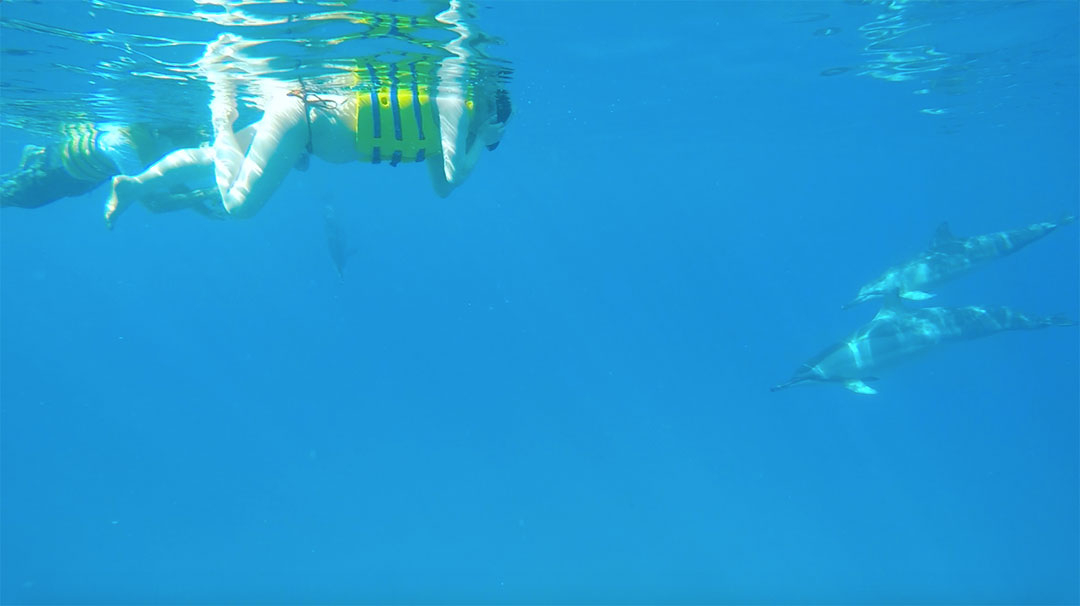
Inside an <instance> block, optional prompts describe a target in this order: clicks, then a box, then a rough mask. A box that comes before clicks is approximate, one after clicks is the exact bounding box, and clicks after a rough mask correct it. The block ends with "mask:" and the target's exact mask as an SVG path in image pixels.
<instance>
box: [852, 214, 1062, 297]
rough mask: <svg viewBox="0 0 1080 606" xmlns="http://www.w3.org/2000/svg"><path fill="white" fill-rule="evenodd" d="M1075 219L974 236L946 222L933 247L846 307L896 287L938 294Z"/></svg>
mask: <svg viewBox="0 0 1080 606" xmlns="http://www.w3.org/2000/svg"><path fill="white" fill-rule="evenodd" d="M1075 220H1076V217H1074V216H1065V217H1062V218H1061V219H1060V220H1058V221H1057V222H1056V223H1054V222H1049V221H1044V222H1042V223H1033V224H1031V225H1029V226H1027V227H1025V228H1023V229H1014V230H1012V231H999V232H996V233H992V234H985V235H982V236H972V237H970V238H958V237H956V236H954V235H953V234H952V232H950V231H949V224H948V223H942V224H941V225H940V226H939V227H938V229H937V232H936V233H935V234H934V238H933V240H932V241H931V243H930V248H929V249H927V250H925V251H923V252H922V253H920V254H919V255H917V256H916V257H915V258H914V259H911V260H910V261H908V262H907V263H903V264H901V265H896V266H893V267H890V268H889V269H887V270H885V273H883V274H881V276H880V277H878V279H876V280H874V281H873V282H870V283H868V284H866V285H864V286H863V287H862V288H860V289H859V294H858V295H857V296H856V297H855V298H854V299H853V300H852V301H851V302H850V303H847V304H846V305H844V306H843V307H844V309H847V308H849V307H852V306H853V305H857V304H859V303H862V302H864V301H869V300H870V299H875V298H878V297H882V296H884V295H885V294H886V293H890V292H893V291H897V292H899V293H900V297H901V298H904V299H909V300H911V301H922V300H925V299H929V298H931V297H933V296H934V295H933V294H932V293H929V292H927V289H929V288H930V287H932V286H937V285H938V284H941V283H942V282H945V281H947V280H950V279H952V278H955V277H956V276H959V275H960V274H963V273H965V272H968V271H971V270H972V269H975V268H976V267H978V266H980V265H983V264H984V263H986V262H988V261H991V260H993V259H997V258H1000V257H1004V256H1006V255H1010V254H1012V253H1014V252H1016V251H1018V250H1020V249H1021V248H1023V247H1025V246H1027V245H1028V244H1031V243H1032V242H1034V241H1036V240H1039V239H1041V238H1043V237H1044V236H1046V235H1047V234H1049V233H1050V232H1052V231H1054V230H1055V229H1057V228H1058V227H1061V226H1062V225H1067V224H1069V223H1072V222H1073V221H1075Z"/></svg>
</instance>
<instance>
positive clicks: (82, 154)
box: [0, 123, 207, 208]
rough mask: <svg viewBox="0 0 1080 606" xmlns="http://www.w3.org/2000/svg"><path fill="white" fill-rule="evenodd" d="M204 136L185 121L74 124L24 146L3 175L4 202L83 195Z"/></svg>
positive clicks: (34, 204)
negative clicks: (51, 137) (46, 139)
mask: <svg viewBox="0 0 1080 606" xmlns="http://www.w3.org/2000/svg"><path fill="white" fill-rule="evenodd" d="M206 138H207V134H206V133H205V132H201V131H199V130H198V129H191V128H183V127H157V128H155V127H152V126H150V125H148V124H130V125H120V124H90V123H77V124H70V125H68V126H66V127H64V128H63V129H62V132H61V137H60V138H59V140H58V141H57V142H55V143H50V144H47V145H44V146H39V145H27V146H26V147H24V148H23V152H22V159H21V160H20V162H19V167H18V168H17V169H15V170H13V171H11V172H9V173H6V174H4V175H2V176H0V206H3V207H7V206H14V207H19V208H39V207H41V206H45V205H46V204H49V203H51V202H55V201H57V200H59V199H61V198H70V197H74V196H80V195H82V194H85V193H87V192H89V191H91V190H93V189H94V188H96V187H98V186H99V185H101V184H103V183H105V182H106V181H108V180H109V179H110V178H111V177H113V176H115V175H118V174H121V173H123V174H129V175H130V174H138V173H141V172H142V171H143V170H144V169H145V168H146V167H147V166H149V165H150V164H152V163H153V162H155V161H157V160H159V159H160V158H161V157H162V156H164V155H165V154H167V153H168V152H170V151H172V150H174V149H178V148H181V147H188V146H193V145H198V144H199V143H200V142H201V141H205V140H206ZM171 194H177V196H178V200H186V201H187V202H190V201H191V198H192V196H191V195H189V194H190V192H188V191H183V190H179V189H174V190H173V191H172V192H171ZM181 194H183V195H181ZM157 199H158V200H160V199H161V197H160V196H158V197H157ZM186 206H190V205H189V204H187V205H186Z"/></svg>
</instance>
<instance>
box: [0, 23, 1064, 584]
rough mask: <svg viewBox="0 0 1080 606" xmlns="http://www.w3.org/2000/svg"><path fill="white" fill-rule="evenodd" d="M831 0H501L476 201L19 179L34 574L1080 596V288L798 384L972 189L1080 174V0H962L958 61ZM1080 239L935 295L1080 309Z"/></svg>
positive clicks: (1050, 204) (17, 382)
mask: <svg viewBox="0 0 1080 606" xmlns="http://www.w3.org/2000/svg"><path fill="white" fill-rule="evenodd" d="M972 6H974V5H972ZM982 6H986V5H985V4H983V5H982ZM997 6H999V7H1000V6H1001V5H997ZM808 7H810V5H808V4H798V5H795V4H770V5H767V6H764V7H763V6H757V7H750V6H748V5H735V4H708V3H678V4H675V5H669V4H659V3H656V4H648V3H646V4H628V3H627V4H623V3H618V4H616V3H590V4H577V3H560V4H545V3H526V4H515V5H512V6H511V5H506V4H500V5H497V6H496V7H495V9H493V10H492V11H490V13H489V14H487V15H486V16H485V19H487V26H486V27H487V29H488V30H490V31H491V32H492V33H495V34H497V35H499V36H500V37H502V38H504V39H505V40H506V41H507V45H506V46H505V47H501V48H499V50H498V53H499V54H500V55H502V56H504V57H506V58H508V59H511V60H512V61H513V63H514V67H515V79H514V84H513V87H512V91H513V97H514V102H515V112H516V113H515V115H514V118H513V121H512V123H511V125H510V128H509V129H508V132H507V136H506V138H505V139H504V141H503V144H502V146H501V147H500V148H499V150H498V151H497V152H495V153H493V154H488V155H487V156H486V157H485V158H483V160H482V162H481V164H480V166H479V167H478V169H477V171H476V173H475V174H474V175H473V177H472V178H471V179H470V181H469V182H468V183H467V184H466V185H465V186H464V187H463V188H461V189H460V190H459V191H457V192H455V194H454V195H453V196H452V197H451V198H449V199H448V200H445V201H444V200H438V199H436V198H435V197H434V196H433V194H432V193H431V191H430V186H429V184H428V183H427V179H426V175H425V174H424V173H423V170H422V169H415V170H414V168H415V167H404V166H403V167H398V168H396V169H390V168H387V167H369V166H361V165H348V166H336V167H331V166H326V165H319V164H317V163H313V165H312V167H311V169H310V170H309V171H308V172H307V173H296V174H293V175H292V176H290V178H289V179H288V181H287V182H286V183H285V185H284V186H283V187H282V189H281V190H280V191H279V192H278V193H277V194H276V195H275V197H274V199H273V201H272V203H271V204H269V205H268V206H267V207H266V209H265V210H264V211H263V212H262V213H261V214H260V215H259V216H258V217H257V218H256V219H254V220H250V221H236V222H208V221H206V220H204V219H202V218H200V217H197V216H193V215H186V214H176V215H170V216H152V215H149V214H148V213H146V212H144V211H143V210H142V209H134V210H132V211H131V212H130V213H129V214H128V215H127V216H125V217H124V219H123V221H122V222H121V224H120V226H119V227H118V228H117V230H116V231H114V232H108V231H106V230H105V229H104V228H103V226H102V224H101V218H100V213H101V204H102V202H103V200H104V196H105V194H104V191H103V190H101V189H99V190H98V191H96V192H94V193H92V194H90V195H87V196H85V197H81V198H78V199H71V200H66V201H62V202H58V203H56V204H53V205H51V206H49V207H46V208H43V209H40V210H35V211H21V210H17V209H5V210H4V212H3V215H2V221H3V224H2V235H3V240H2V252H3V257H2V266H0V267H2V270H3V274H2V287H3V288H2V293H0V304H2V324H0V327H2V330H3V339H2V371H3V377H2V378H3V383H2V386H0V390H2V391H0V395H2V398H3V402H2V412H3V418H2V420H3V424H2V438H3V445H2V455H3V461H2V472H3V484H2V489H3V493H2V498H3V518H2V526H0V530H2V543H0V546H2V550H3V553H2V555H3V567H2V577H0V581H2V584H3V587H2V594H0V596H2V599H3V601H4V602H6V603H57V602H69V603H70V602H80V603H81V602H89V603H112V604H116V603H141V602H155V603H191V602H203V601H211V602H218V603H220V602H230V603H240V602H247V603H255V602H260V603H265V602H280V603H285V602H295V601H309V602H310V601H317V602H353V601H373V602H389V601H400V602H417V601H422V602H458V603H460V602H479V603H486V602H495V603H507V602H533V603H539V602H543V603H549V602H579V603H580V602H604V603H611V602H621V603H627V602H630V603H633V602H650V603H652V602H690V601H692V602H757V603H774V602H779V601H786V602H817V603H820V602H830V603H866V602H875V603H884V602H892V603H901V602H903V603H909V602H938V603H941V602H948V603H965V602H966V603H1021V602H1024V603H1033V602H1039V603H1074V602H1076V601H1077V600H1078V599H1080V595H1078V590H1077V584H1078V574H1077V570H1078V567H1080V558H1078V551H1077V536H1078V531H1080V529H1078V524H1077V511H1078V480H1077V477H1078V465H1077V450H1078V439H1077V426H1078V416H1077V409H1078V406H1077V404H1078V364H1080V363H1078V359H1077V352H1078V333H1077V330H1076V329H1075V328H1070V329H1056V328H1055V329H1048V330H1044V331H1038V332H1018V333H1009V334H1003V335H999V336H995V337H992V338H990V339H985V340H981V341H975V342H971V343H966V344H960V345H956V346H953V347H951V348H950V349H947V350H943V351H942V352H940V353H937V354H933V355H931V356H928V357H927V358H925V359H923V360H920V361H918V362H915V363H912V364H910V365H906V366H902V367H900V368H897V369H896V370H895V371H892V372H890V373H888V374H887V375H885V376H883V377H882V379H881V381H879V382H878V383H876V386H877V388H878V389H879V390H880V392H881V393H880V395H878V396H875V397H863V396H857V395H855V394H852V393H850V392H847V391H845V390H843V389H842V388H839V387H836V386H828V385H821V386H811V387H805V388H799V389H792V390H789V391H785V392H780V393H770V392H769V391H768V388H769V387H770V386H771V385H773V384H775V383H777V382H779V381H781V380H783V379H785V378H787V377H788V376H789V374H790V372H791V371H792V370H793V369H794V368H796V367H797V366H798V364H800V363H801V362H802V361H803V360H804V359H806V358H807V357H809V356H810V355H812V354H814V353H816V352H817V351H818V350H819V349H820V348H821V347H823V346H825V345H827V344H828V343H830V342H832V341H835V340H836V339H838V338H840V337H842V336H844V335H845V334H846V333H848V332H849V331H851V330H853V329H854V328H855V327H857V326H858V325H859V324H861V323H863V322H865V321H866V320H867V319H869V318H870V317H871V316H872V315H873V313H874V312H875V306H874V305H873V304H868V305H865V306H861V307H859V308H856V309H854V310H850V311H844V312H842V311H840V309H839V306H840V304H841V303H843V302H845V301H847V300H849V299H850V298H851V296H853V294H854V293H855V291H856V289H857V288H858V286H859V285H860V284H862V283H863V282H864V281H866V280H867V279H869V278H872V277H873V276H875V275H876V274H877V273H878V272H880V271H881V270H882V269H883V268H884V267H886V266H887V265H889V264H892V263H895V262H898V261H901V260H903V259H905V258H906V257H908V256H910V255H912V254H914V253H916V252H918V251H919V250H921V249H922V248H924V247H925V245H926V244H927V242H928V240H929V238H930V236H931V234H932V232H933V230H934V228H935V227H936V226H937V224H938V223H939V222H940V221H943V220H948V221H949V222H950V224H951V226H952V228H953V231H954V232H956V233H957V234H961V235H973V234H978V233H986V232H990V231H996V230H1000V229H1010V228H1018V227H1021V226H1024V225H1026V224H1028V223H1030V222H1035V221H1041V220H1048V219H1053V218H1056V217H1058V216H1060V215H1061V214H1063V213H1065V212H1073V213H1075V212H1076V210H1077V191H1078V179H1077V166H1078V165H1080V158H1078V153H1077V149H1078V141H1077V112H1076V109H1077V104H1078V102H1077V81H1076V71H1075V53H1076V44H1077V31H1076V29H1077V28H1076V23H1077V8H1076V7H1077V5H1076V4H1075V3H1033V4H1029V5H1024V6H1019V7H1013V8H1011V9H1008V10H1004V9H1003V10H1000V11H990V12H989V14H980V15H979V17H978V18H977V19H976V18H971V19H964V18H958V19H951V20H947V21H943V22H941V23H936V24H934V26H933V27H929V28H926V29H924V30H922V31H923V32H924V33H923V34H920V35H924V36H925V37H926V38H927V39H928V42H930V43H932V44H933V46H934V47H935V48H937V49H939V50H941V51H945V52H952V53H957V54H959V55H958V56H962V57H964V58H965V60H966V61H970V63H969V64H967V65H968V67H967V68H965V70H967V71H966V72H965V70H961V72H962V73H968V74H969V75H970V79H966V80H965V79H963V78H960V81H959V82H953V83H952V84H951V86H952V87H953V89H952V90H951V91H947V92H942V91H937V90H934V91H931V92H930V93H929V94H925V95H915V94H912V93H913V91H914V90H917V89H919V88H920V87H921V85H920V84H918V83H911V82H899V83H897V82H886V81H883V80H880V79H873V78H869V77H861V76H859V75H858V72H859V69H858V67H857V66H858V65H859V64H860V62H864V61H866V60H867V59H866V58H865V56H862V55H860V51H861V49H862V48H863V47H864V46H865V45H866V41H865V40H863V39H862V38H861V37H860V36H859V34H858V27H859V26H860V25H861V24H864V23H867V22H870V21H872V20H873V19H874V18H875V16H876V15H877V14H879V13H882V8H881V7H880V6H858V5H851V4H839V3H835V4H817V5H813V8H808ZM815 12H824V13H828V14H829V16H828V18H825V19H817V20H809V19H810V18H811V17H812V16H813V15H814V13H815ZM823 27H833V28H839V30H840V31H839V32H838V33H836V34H834V35H830V36H824V35H814V32H815V31H818V30H819V29H820V28H823ZM1044 32H1048V33H1049V32H1056V34H1055V35H1056V37H1053V36H1050V35H1049V34H1046V35H1044ZM1024 36H1029V37H1030V39H1031V40H1035V41H1039V42H1038V43H1035V44H1033V45H1031V46H1030V47H1028V46H1024V44H1022V43H1017V42H1016V40H1017V39H1018V38H1023V37H1024ZM1046 40H1049V42H1045V41H1046ZM1010 45H1013V46H1010ZM1002 48H1004V49H1005V51H1004V52H1000V49H1002ZM1017 48H1019V49H1020V50H1017ZM995 51H999V52H995ZM1036 51H1045V52H1036ZM1010 53H1012V54H1010ZM836 66H850V67H852V69H851V70H850V71H848V72H846V73H843V74H839V75H835V76H828V77H825V76H822V75H820V74H821V72H822V71H823V70H827V69H829V68H831V67H836ZM979 67H981V68H983V69H990V70H991V71H994V73H996V74H998V76H1000V78H998V79H997V80H995V79H993V78H990V77H985V73H982V74H981V75H980V72H978V68H979ZM1003 73H1004V74H1008V75H1002V74H1003ZM1009 78H1013V79H1014V81H1016V80H1019V81H1020V82H1021V83H1020V85H1019V87H1016V86H1013V87H1010V86H1009V82H1010V80H1009ZM57 86H61V84H59V83H58V84H57ZM949 92H951V93H952V94H949ZM927 107H944V108H949V109H950V112H949V113H946V114H944V115H927V114H926V113H921V112H920V111H919V110H921V109H924V108H927ZM28 142H29V138H28V137H26V136H25V135H24V134H22V133H20V132H18V131H15V130H12V129H5V130H4V131H3V142H2V147H3V170H4V171H7V170H11V169H12V168H13V167H14V166H15V164H16V163H17V160H18V153H19V149H20V148H21V146H22V145H23V144H25V143H28ZM327 203H332V204H333V205H334V206H335V207H336V208H337V209H338V212H339V214H341V215H342V216H343V217H344V218H343V226H344V227H345V229H346V230H347V231H348V233H349V235H350V238H351V239H352V241H353V242H354V244H355V245H356V246H357V247H358V248H359V252H358V254H357V255H356V256H354V257H353V258H352V259H351V260H350V262H349V265H348V267H347V268H346V271H345V278H344V280H343V281H339V280H338V278H337V275H336V273H335V270H334V267H333V265H332V263H331V262H330V259H329V255H328V253H327V251H326V242H325V238H324V235H323V224H322V208H323V206H324V205H325V204H327ZM1077 251H1078V232H1077V229H1076V227H1075V226H1070V227H1067V228H1064V229H1062V230H1060V232H1059V233H1055V234H1052V235H1051V236H1050V237H1048V238H1046V239H1045V240H1044V241H1042V242H1039V243H1037V244H1035V245H1033V246H1032V247H1031V248H1029V249H1026V250H1024V251H1022V252H1020V253H1018V254H1017V255H1015V256H1012V257H1010V258H1007V259H1004V260H1001V261H999V262H997V263H996V264H994V265H992V266H990V267H988V268H986V269H984V270H981V271H979V272H977V273H975V274H972V275H970V276H968V277H966V278H964V279H962V280H959V281H957V282H955V283H952V284H949V285H947V286H944V287H942V288H940V289H939V292H940V296H939V297H938V298H937V299H935V301H936V302H940V303H941V304H943V305H965V304H987V305H991V304H1005V305H1010V306H1014V307H1016V308H1018V309H1022V310H1024V311H1027V312H1030V313H1036V314H1050V313H1059V312H1066V313H1068V314H1070V315H1072V316H1076V314H1077V311H1078V309H1077V308H1078V304H1077V301H1078V290H1077V288H1078V286H1077V282H1078V280H1077V275H1078V274H1080V268H1078V254H1077Z"/></svg>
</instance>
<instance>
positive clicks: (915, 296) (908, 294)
mask: <svg viewBox="0 0 1080 606" xmlns="http://www.w3.org/2000/svg"><path fill="white" fill-rule="evenodd" d="M900 296H901V297H902V298H904V299H907V300H908V301H925V300H927V299H933V298H934V297H936V296H937V295H935V294H934V293H932V292H923V291H921V290H905V291H904V292H902V293H900Z"/></svg>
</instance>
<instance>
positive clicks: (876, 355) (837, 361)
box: [772, 292, 1076, 394]
mask: <svg viewBox="0 0 1080 606" xmlns="http://www.w3.org/2000/svg"><path fill="white" fill-rule="evenodd" d="M1075 325H1076V323H1075V322H1073V321H1072V320H1070V319H1069V318H1066V317H1064V316H1047V317H1034V316H1027V315H1024V314H1022V313H1020V312H1018V311H1015V310H1013V309H1010V308H1008V307H977V306H969V307H924V308H921V309H908V308H906V307H904V306H903V304H901V302H900V299H899V297H898V296H897V294H896V293H895V292H894V293H891V294H890V295H887V296H886V298H885V304H884V305H883V306H882V308H881V310H880V311H879V312H878V313H877V315H876V316H874V319H873V320H870V322H868V323H867V324H865V325H864V326H862V327H861V328H859V329H858V330H856V331H855V333H854V334H852V335H851V336H850V337H848V338H847V339H845V340H843V341H841V342H839V343H836V344H835V345H832V346H831V347H829V348H827V349H826V350H825V351H823V352H821V353H820V354H818V355H817V356H816V357H814V358H811V359H810V360H808V361H807V362H806V363H805V364H803V365H802V366H801V367H800V368H799V370H797V371H796V372H795V374H794V376H792V377H791V379H789V380H788V381H786V382H784V383H781V384H779V385H777V386H775V387H773V388H772V391H778V390H781V389H785V388H787V387H791V386H792V385H796V384H798V383H804V382H807V381H827V382H834V383H842V384H843V385H844V387H846V388H848V389H850V390H851V391H853V392H855V393H861V394H875V393H877V390H875V389H874V388H873V387H870V386H869V385H867V384H866V381H870V380H874V379H876V378H877V373H878V371H880V370H882V369H884V368H887V367H889V366H892V365H894V364H898V363H901V362H904V361H906V360H909V359H911V358H913V357H915V356H918V355H919V354H922V353H924V352H927V351H929V350H932V349H934V348H936V347H938V346H940V345H942V344H945V343H949V342H952V341H966V340H969V339H978V338H980V337H986V336H989V335H992V334H995V333H998V332H1002V331H1005V330H1034V329H1037V328H1044V327H1047V326H1075Z"/></svg>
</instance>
